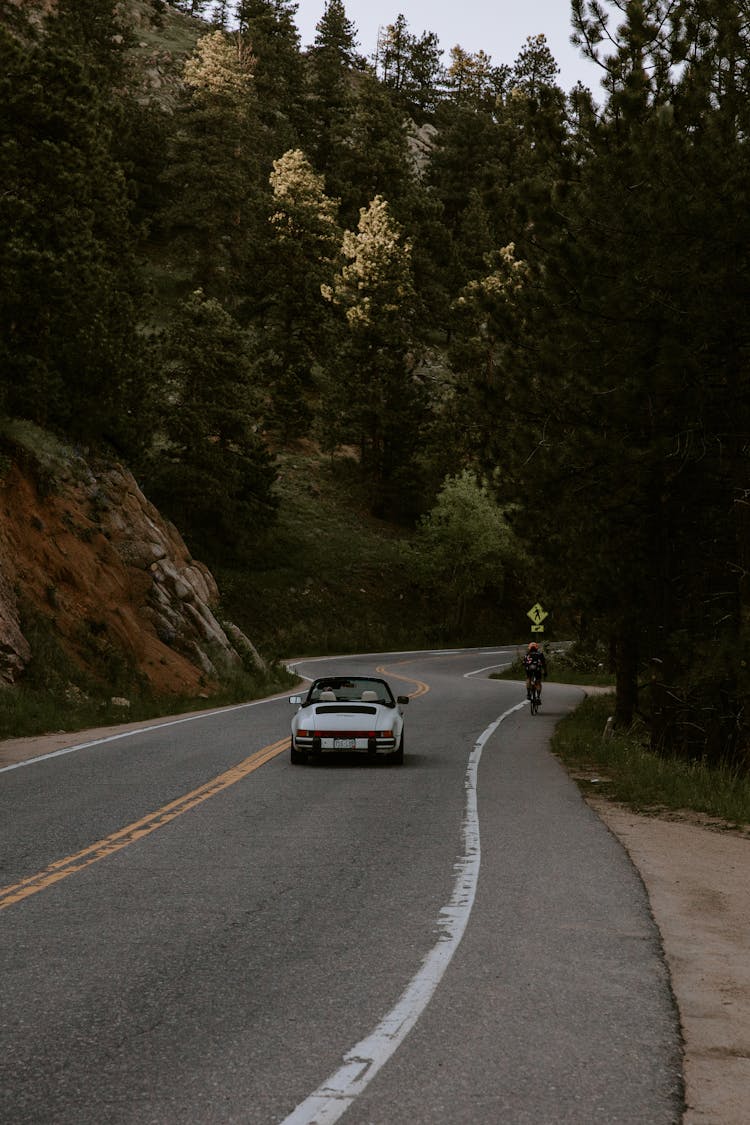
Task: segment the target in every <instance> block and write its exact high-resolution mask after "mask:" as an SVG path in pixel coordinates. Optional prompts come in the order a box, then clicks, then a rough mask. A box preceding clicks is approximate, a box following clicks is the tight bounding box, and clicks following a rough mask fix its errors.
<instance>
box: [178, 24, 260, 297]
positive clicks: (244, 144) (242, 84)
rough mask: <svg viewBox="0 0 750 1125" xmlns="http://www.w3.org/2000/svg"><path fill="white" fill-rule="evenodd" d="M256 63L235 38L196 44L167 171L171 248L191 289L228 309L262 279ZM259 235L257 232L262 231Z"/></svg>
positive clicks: (217, 36)
mask: <svg viewBox="0 0 750 1125" xmlns="http://www.w3.org/2000/svg"><path fill="white" fill-rule="evenodd" d="M253 68H254V60H253V57H252V54H251V52H250V50H249V47H248V45H247V43H246V42H245V41H243V39H242V38H241V37H240V36H238V35H236V34H233V35H226V34H225V33H224V32H222V31H215V32H212V33H211V34H208V35H204V36H203V37H202V38H201V39H199V40H198V43H197V44H196V47H195V52H194V54H193V55H192V56H191V57H190V58H189V59H187V61H186V62H185V67H184V84H183V95H182V99H181V101H180V104H179V106H178V111H177V115H176V128H175V131H174V140H173V151H172V153H171V154H170V160H169V164H168V170H167V179H168V181H169V183H170V184H171V185H172V190H173V202H172V205H171V206H170V210H169V214H168V220H169V223H170V227H171V229H170V236H171V238H170V245H171V247H172V248H173V250H174V252H175V253H176V254H177V255H179V267H180V269H181V270H184V269H185V268H186V267H187V268H188V270H189V271H190V277H191V280H192V282H193V283H194V284H195V285H196V286H200V287H201V288H202V289H204V290H205V292H206V293H207V294H208V295H210V296H214V297H218V298H220V299H221V300H222V301H225V302H227V303H230V304H231V303H233V302H235V301H237V300H238V299H239V298H238V294H239V291H240V285H241V284H242V282H243V281H244V279H246V278H247V277H250V276H253V275H254V274H255V273H257V272H259V270H258V268H257V267H255V269H254V268H253V267H254V261H253V259H254V258H255V256H256V255H257V253H258V250H257V248H258V246H259V245H261V242H260V240H259V238H258V227H259V226H260V225H261V224H262V222H263V215H262V212H261V210H260V207H261V190H262V187H263V185H262V184H261V179H260V172H259V164H258V153H259V151H260V136H259V126H258V121H257V99H256V95H255V84H254V78H253ZM261 229H262V228H261Z"/></svg>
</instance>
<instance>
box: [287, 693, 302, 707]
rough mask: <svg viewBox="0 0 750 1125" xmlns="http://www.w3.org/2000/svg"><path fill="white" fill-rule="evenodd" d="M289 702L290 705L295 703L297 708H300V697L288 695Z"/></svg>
mask: <svg viewBox="0 0 750 1125" xmlns="http://www.w3.org/2000/svg"><path fill="white" fill-rule="evenodd" d="M289 702H290V703H296V704H297V706H298V707H301V706H302V696H301V695H290V696H289Z"/></svg>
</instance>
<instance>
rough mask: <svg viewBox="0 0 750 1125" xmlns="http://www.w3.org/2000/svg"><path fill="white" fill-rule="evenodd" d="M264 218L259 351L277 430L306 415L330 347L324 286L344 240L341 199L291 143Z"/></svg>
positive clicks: (286, 432) (276, 165)
mask: <svg viewBox="0 0 750 1125" xmlns="http://www.w3.org/2000/svg"><path fill="white" fill-rule="evenodd" d="M269 181H270V186H271V191H272V193H273V199H272V203H271V214H270V216H269V223H270V227H271V232H272V253H271V254H270V255H269V263H268V271H267V274H266V281H267V286H266V293H267V298H266V313H265V317H264V332H263V340H264V343H265V347H264V352H263V355H262V356H261V358H260V363H261V367H262V369H263V371H264V373H265V378H266V381H267V384H268V386H269V388H270V391H271V399H272V403H273V406H272V424H275V425H276V426H277V428H278V429H279V430H280V431H281V433H282V436H284V437H288V436H290V431H291V430H292V428H293V427H295V426H298V425H300V424H303V423H308V422H309V415H310V407H311V400H312V395H313V392H314V388H315V384H316V374H317V372H318V371H319V370H320V365H321V363H323V362H324V361H325V357H326V354H327V352H328V351H329V350H330V348H329V343H330V321H331V310H330V306H329V305H328V304H327V303H326V302H325V301H324V300H323V298H322V296H321V287H323V286H325V285H329V284H330V283H331V279H332V277H333V273H334V269H335V263H336V261H337V259H338V254H339V249H340V246H341V229H340V227H339V225H338V201H337V200H335V199H330V198H329V197H328V196H327V195H326V194H325V190H324V188H325V182H324V179H323V177H322V176H319V175H318V174H317V173H316V172H315V171H314V170H313V168H312V166H311V164H310V162H309V161H308V160H307V158H306V156H305V154H304V153H303V152H302V151H301V150H299V149H290V150H289V151H288V152H285V153H284V154H283V156H281V157H279V159H278V160H275V161H274V162H273V168H272V171H271V174H270V177H269Z"/></svg>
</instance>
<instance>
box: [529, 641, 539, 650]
mask: <svg viewBox="0 0 750 1125" xmlns="http://www.w3.org/2000/svg"><path fill="white" fill-rule="evenodd" d="M538 648H539V645H538V644H537V643H536V641H529V652H533V651H535V650H536V649H538Z"/></svg>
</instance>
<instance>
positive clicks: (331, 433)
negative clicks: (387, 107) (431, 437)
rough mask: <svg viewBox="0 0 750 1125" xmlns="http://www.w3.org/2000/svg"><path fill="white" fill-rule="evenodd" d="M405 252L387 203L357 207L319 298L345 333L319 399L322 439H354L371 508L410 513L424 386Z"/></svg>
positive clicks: (407, 252)
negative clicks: (340, 261) (340, 259)
mask: <svg viewBox="0 0 750 1125" xmlns="http://www.w3.org/2000/svg"><path fill="white" fill-rule="evenodd" d="M410 255H411V248H410V246H409V243H408V242H406V241H405V240H403V238H402V236H401V231H400V229H399V227H398V225H397V224H396V223H395V222H394V220H393V218H392V216H391V214H390V210H389V207H388V204H387V202H386V201H385V200H384V199H382V198H381V197H379V196H376V198H375V199H373V200H372V202H371V204H370V206H369V207H363V208H362V210H361V213H360V221H359V225H358V229H357V232H356V233H355V232H353V231H347V232H346V233H345V235H344V242H343V256H344V258H345V259H346V261H345V264H344V265H343V266H342V267H341V269H340V271H339V273H338V274H337V275H336V277H335V278H334V283H333V286H331V287H330V288H328V289H326V290H325V291H324V293H325V295H326V296H327V297H328V298H329V299H330V300H331V301H332V302H333V303H334V304H335V305H336V306H338V308H339V309H340V310H341V312H342V313H343V315H344V318H345V323H346V326H347V329H348V340H347V343H346V344H345V345H344V347H343V348H342V352H341V357H340V359H341V362H340V365H339V369H338V371H336V372H334V377H333V378H332V379H331V381H330V382H329V385H328V393H327V396H326V398H325V399H324V415H325V417H326V426H325V431H324V435H323V437H324V440H325V441H326V442H327V443H328V444H329V445H331V446H332V447H333V446H335V445H336V444H339V443H342V442H345V443H350V442H352V441H353V440H356V441H357V443H358V445H359V449H360V462H361V466H362V471H363V474H364V477H365V479H366V481H367V482H368V484H369V487H370V496H371V505H372V510H373V512H375V513H376V514H378V515H383V514H385V513H386V512H388V511H392V512H394V513H401V514H402V515H403V514H410V515H413V509H412V510H410V509H411V503H410V501H412V500H413V497H414V493H415V492H416V490H417V486H416V482H415V480H414V465H415V453H416V451H417V449H418V446H419V429H420V425H421V424H422V423H423V410H424V405H425V403H424V387H423V385H422V383H421V380H420V378H419V376H418V375H417V373H416V365H415V356H414V351H413V339H414V333H413V324H412V321H413V316H414V297H415V295H414V288H413V280H412V273H411V264H410Z"/></svg>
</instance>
